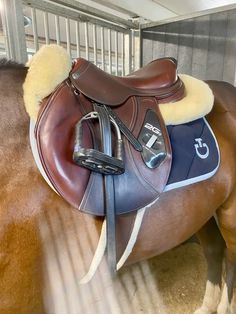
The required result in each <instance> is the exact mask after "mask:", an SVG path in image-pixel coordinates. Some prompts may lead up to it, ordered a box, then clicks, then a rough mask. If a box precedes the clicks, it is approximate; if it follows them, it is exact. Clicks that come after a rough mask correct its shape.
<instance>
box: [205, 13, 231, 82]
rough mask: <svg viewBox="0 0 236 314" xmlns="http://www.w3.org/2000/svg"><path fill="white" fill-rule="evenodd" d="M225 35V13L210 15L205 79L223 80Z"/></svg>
mask: <svg viewBox="0 0 236 314" xmlns="http://www.w3.org/2000/svg"><path fill="white" fill-rule="evenodd" d="M226 35H227V12H222V13H217V14H213V15H211V17H210V32H209V45H208V55H207V68H206V79H216V80H222V79H223V67H224V54H225V44H226Z"/></svg>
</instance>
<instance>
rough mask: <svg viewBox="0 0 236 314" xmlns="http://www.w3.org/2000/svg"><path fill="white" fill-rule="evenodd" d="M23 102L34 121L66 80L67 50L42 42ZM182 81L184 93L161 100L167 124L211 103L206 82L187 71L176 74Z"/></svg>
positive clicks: (206, 110)
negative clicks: (43, 103) (174, 99)
mask: <svg viewBox="0 0 236 314" xmlns="http://www.w3.org/2000/svg"><path fill="white" fill-rule="evenodd" d="M28 66H29V70H28V74H27V76H26V79H25V82H24V85H23V89H24V102H25V107H26V111H27V112H28V114H29V115H30V117H31V118H32V119H33V120H34V121H36V120H37V115H38V111H39V108H40V103H41V101H42V100H43V98H45V97H47V96H48V95H50V94H51V93H52V92H53V91H54V90H55V88H56V87H57V86H58V85H59V84H60V83H61V82H62V81H63V80H65V79H66V78H67V77H68V75H69V72H70V70H71V60H70V57H69V55H68V54H67V52H66V50H64V49H63V48H62V47H60V46H57V45H45V46H43V47H42V48H41V49H40V50H39V51H38V52H37V53H36V54H35V55H34V56H33V57H32V59H31V60H30V62H29V63H28ZM179 76H180V78H181V80H182V81H183V82H184V85H185V89H186V94H185V97H184V98H183V99H181V100H180V101H177V102H174V103H163V104H160V110H161V113H162V115H163V118H164V121H165V123H166V125H178V124H182V123H187V122H190V121H193V120H196V119H198V118H201V117H203V116H205V115H206V114H208V113H209V112H210V111H211V109H212V107H213V103H214V96H213V93H212V91H211V89H210V88H209V86H208V85H207V84H206V83H204V82H203V81H200V80H198V79H196V78H193V77H191V76H189V75H184V74H182V75H179Z"/></svg>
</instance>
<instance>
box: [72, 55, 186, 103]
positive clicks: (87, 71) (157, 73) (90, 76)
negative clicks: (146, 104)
mask: <svg viewBox="0 0 236 314" xmlns="http://www.w3.org/2000/svg"><path fill="white" fill-rule="evenodd" d="M70 80H71V82H72V84H73V86H74V87H75V88H76V89H77V90H78V91H79V92H81V93H82V94H84V95H85V96H86V97H88V98H89V99H91V100H93V101H95V102H97V103H100V104H104V105H109V106H118V105H121V104H123V103H124V102H125V101H126V100H127V99H128V98H129V97H131V96H155V97H157V98H160V99H162V98H164V97H168V96H169V95H171V94H173V93H175V92H177V91H178V90H179V89H181V88H182V82H181V80H179V79H178V77H177V70H176V63H175V62H174V60H173V59H172V58H162V59H158V60H155V61H153V62H151V63H150V64H148V65H146V66H145V67H143V68H142V69H139V70H137V71H136V72H134V73H132V74H130V75H128V76H125V77H119V76H113V75H111V74H108V73H106V72H104V71H102V70H101V69H99V68H98V67H96V66H95V65H94V64H93V63H91V62H89V61H87V60H85V59H83V58H78V59H77V60H76V62H75V64H74V67H73V69H72V72H71V74H70Z"/></svg>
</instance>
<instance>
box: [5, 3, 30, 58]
mask: <svg viewBox="0 0 236 314" xmlns="http://www.w3.org/2000/svg"><path fill="white" fill-rule="evenodd" d="M1 5H2V10H0V11H1V16H2V24H3V33H4V38H5V43H6V52H7V57H8V58H10V59H12V60H15V61H17V62H21V63H25V62H26V61H27V59H28V57H27V48H26V37H25V28H24V15H23V7H22V3H21V1H18V0H1Z"/></svg>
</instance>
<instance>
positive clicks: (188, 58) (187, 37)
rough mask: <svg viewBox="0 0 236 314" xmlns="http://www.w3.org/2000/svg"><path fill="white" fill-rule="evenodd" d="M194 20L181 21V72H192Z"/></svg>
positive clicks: (179, 62) (179, 61) (179, 64)
mask: <svg viewBox="0 0 236 314" xmlns="http://www.w3.org/2000/svg"><path fill="white" fill-rule="evenodd" d="M193 30H194V20H193V19H189V20H187V21H181V22H180V32H179V42H178V45H179V49H178V69H179V72H180V73H186V74H191V73H192V55H193Z"/></svg>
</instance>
